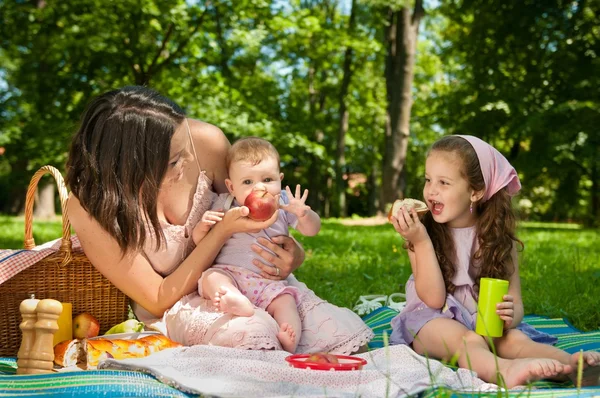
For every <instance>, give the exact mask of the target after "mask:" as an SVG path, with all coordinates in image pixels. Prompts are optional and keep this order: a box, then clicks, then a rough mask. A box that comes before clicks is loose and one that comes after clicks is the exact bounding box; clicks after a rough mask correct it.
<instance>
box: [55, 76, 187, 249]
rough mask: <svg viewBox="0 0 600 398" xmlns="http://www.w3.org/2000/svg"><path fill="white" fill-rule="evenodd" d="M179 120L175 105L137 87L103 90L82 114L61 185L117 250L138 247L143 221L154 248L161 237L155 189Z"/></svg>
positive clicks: (143, 232)
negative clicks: (68, 189) (64, 182)
mask: <svg viewBox="0 0 600 398" xmlns="http://www.w3.org/2000/svg"><path fill="white" fill-rule="evenodd" d="M184 119H185V113H184V112H183V110H182V109H181V108H180V107H179V106H178V105H177V104H175V103H174V102H173V101H171V100H169V99H167V98H165V97H163V96H162V95H160V94H158V93H157V92H156V91H154V90H151V89H149V88H147V87H140V86H128V87H124V88H121V89H119V90H114V91H110V92H107V93H105V94H103V95H101V96H99V97H97V98H96V99H94V100H93V101H92V102H91V103H90V104H89V105H88V107H87V109H86V110H85V112H84V113H83V116H82V118H81V125H80V127H79V129H78V130H77V132H76V133H75V135H74V137H73V141H72V143H71V149H70V151H69V158H68V160H67V185H68V186H69V188H70V189H71V192H72V193H73V194H74V195H75V196H76V197H77V199H79V201H80V203H81V205H82V206H83V208H84V209H85V210H86V211H87V212H88V213H89V214H90V215H91V216H92V217H93V218H94V219H95V220H96V221H97V222H98V223H99V224H100V225H101V226H102V227H103V228H104V229H105V230H106V231H107V232H108V233H109V234H110V235H111V236H112V237H114V238H115V239H116V241H117V242H118V244H119V247H120V248H121V250H122V252H123V254H125V253H126V252H128V251H131V250H142V249H143V247H144V243H145V242H146V239H148V238H150V237H149V236H147V233H146V225H150V226H151V229H150V232H151V234H150V235H154V236H153V237H155V238H156V245H157V247H160V244H161V242H162V241H163V239H164V235H163V233H162V229H161V228H160V224H159V221H158V216H157V208H156V204H157V198H158V191H159V187H160V184H161V182H162V180H163V178H164V176H165V173H166V170H167V167H168V163H169V151H170V148H171V138H172V137H173V134H174V133H175V130H176V129H177V127H178V126H179V125H180V124H181V123H182V122H183V121H184ZM152 232H154V234H152Z"/></svg>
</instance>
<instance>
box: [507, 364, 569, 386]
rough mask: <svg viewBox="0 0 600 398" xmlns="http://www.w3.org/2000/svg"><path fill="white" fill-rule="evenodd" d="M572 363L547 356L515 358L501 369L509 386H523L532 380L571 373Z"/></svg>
mask: <svg viewBox="0 0 600 398" xmlns="http://www.w3.org/2000/svg"><path fill="white" fill-rule="evenodd" d="M571 371H572V367H571V365H565V364H562V363H561V362H560V361H557V360H554V359H546V358H523V359H513V360H511V361H509V362H508V364H507V365H506V367H505V369H500V373H502V375H503V377H504V382H505V383H506V387H507V388H512V387H515V386H522V385H524V384H527V383H528V382H530V381H535V380H540V379H548V378H554V377H557V376H561V375H566V374H569V373H571Z"/></svg>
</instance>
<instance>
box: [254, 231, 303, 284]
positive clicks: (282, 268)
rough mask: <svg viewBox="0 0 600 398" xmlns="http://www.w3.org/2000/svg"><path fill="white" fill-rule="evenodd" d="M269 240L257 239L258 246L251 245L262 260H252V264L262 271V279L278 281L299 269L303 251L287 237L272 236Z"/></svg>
mask: <svg viewBox="0 0 600 398" xmlns="http://www.w3.org/2000/svg"><path fill="white" fill-rule="evenodd" d="M271 240H272V241H269V240H268V239H265V238H258V244H254V245H252V251H254V252H255V253H257V254H258V255H259V256H260V257H262V258H263V259H264V261H262V260H258V259H254V260H252V263H253V264H254V265H256V266H257V267H258V268H260V269H261V270H262V272H261V276H262V277H264V278H267V279H271V280H275V281H280V280H283V279H286V278H287V277H288V276H289V275H290V274H291V273H292V272H294V271H295V270H296V269H297V268H298V267H300V265H301V264H302V262H303V261H304V249H303V248H302V246H300V244H299V243H298V242H296V241H295V240H294V239H292V238H291V237H289V236H274V237H273V238H271ZM259 245H261V246H263V247H261V246H259ZM265 248H267V249H269V250H270V251H271V252H273V253H274V254H272V253H271V252H269V251H268V250H265ZM278 270H279V271H278Z"/></svg>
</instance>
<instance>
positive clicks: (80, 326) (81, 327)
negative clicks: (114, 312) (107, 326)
mask: <svg viewBox="0 0 600 398" xmlns="http://www.w3.org/2000/svg"><path fill="white" fill-rule="evenodd" d="M99 332H100V323H99V322H98V320H97V319H96V318H94V317H93V316H92V315H90V314H88V313H87V312H84V313H81V314H79V315H77V316H76V317H75V318H73V337H75V338H76V339H83V338H90V337H96V336H98V333H99Z"/></svg>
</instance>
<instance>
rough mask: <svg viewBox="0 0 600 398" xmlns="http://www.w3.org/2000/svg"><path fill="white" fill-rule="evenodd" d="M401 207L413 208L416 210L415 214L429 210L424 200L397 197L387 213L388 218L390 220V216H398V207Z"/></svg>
mask: <svg viewBox="0 0 600 398" xmlns="http://www.w3.org/2000/svg"><path fill="white" fill-rule="evenodd" d="M403 207H406V208H407V209H408V210H410V209H412V208H414V209H415V211H416V212H417V214H419V215H420V214H425V213H427V212H428V211H429V208H428V207H427V204H425V202H422V201H420V200H418V199H410V198H406V199H398V200H396V201H395V202H394V204H393V205H392V207H391V209H390V212H389V213H388V220H390V221H391V220H392V216H396V217H397V216H398V212H399V211H400V209H402V208H403Z"/></svg>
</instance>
